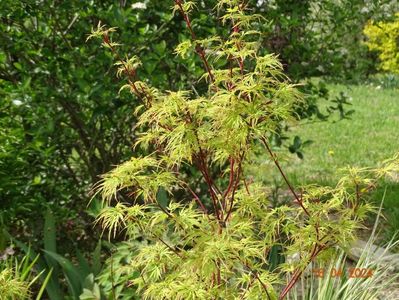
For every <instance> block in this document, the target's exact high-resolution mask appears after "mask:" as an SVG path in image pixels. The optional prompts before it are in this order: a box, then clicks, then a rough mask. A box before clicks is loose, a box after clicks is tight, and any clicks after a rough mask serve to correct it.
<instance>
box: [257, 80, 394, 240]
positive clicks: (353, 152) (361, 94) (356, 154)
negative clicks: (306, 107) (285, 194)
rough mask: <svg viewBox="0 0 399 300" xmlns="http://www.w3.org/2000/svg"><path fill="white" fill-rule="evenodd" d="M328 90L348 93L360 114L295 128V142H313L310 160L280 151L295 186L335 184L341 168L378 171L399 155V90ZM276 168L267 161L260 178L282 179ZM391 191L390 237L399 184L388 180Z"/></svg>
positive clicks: (362, 87)
mask: <svg viewBox="0 0 399 300" xmlns="http://www.w3.org/2000/svg"><path fill="white" fill-rule="evenodd" d="M328 88H329V90H330V93H331V96H332V97H335V96H338V95H339V93H340V92H345V93H346V94H347V95H348V96H349V97H350V99H351V100H350V101H351V103H352V106H350V107H348V109H354V110H355V112H354V113H353V114H352V115H351V116H350V118H351V119H343V120H340V119H339V117H338V116H334V117H333V118H330V119H329V120H328V121H323V122H313V123H309V121H305V122H304V123H299V124H297V126H295V127H292V128H291V129H290V132H289V136H291V138H293V137H294V136H296V135H298V136H300V137H301V139H302V140H303V141H306V140H312V141H313V143H312V144H311V145H310V146H308V147H307V148H305V149H304V151H303V152H304V159H299V158H297V157H296V156H294V155H289V154H288V155H287V154H286V153H287V152H288V151H281V152H280V153H279V157H280V158H281V159H282V165H283V167H284V170H285V171H286V173H287V175H288V177H289V179H290V181H291V182H292V183H293V184H294V185H295V186H301V185H306V184H310V183H317V184H322V185H330V186H335V185H336V183H337V180H338V179H339V178H340V177H341V176H340V169H341V168H343V167H346V166H358V167H376V166H377V165H378V163H379V162H381V161H383V160H385V159H388V158H391V157H392V156H393V155H394V154H395V153H397V152H399V89H388V88H386V89H384V88H382V87H381V86H376V85H370V84H369V85H352V86H345V85H339V84H329V85H328ZM321 106H322V108H324V109H325V108H326V106H327V103H321ZM263 166H264V167H265V168H266V169H265V168H263ZM260 170H261V171H260ZM265 170H267V171H265ZM272 170H273V166H271V165H270V164H268V163H265V162H264V159H263V161H262V165H261V166H260V167H259V168H258V170H256V171H255V174H257V175H256V176H258V175H259V176H260V177H261V178H262V177H264V178H263V179H266V178H267V177H268V176H270V172H273V174H275V176H274V177H275V178H280V176H279V174H277V173H275V171H272ZM268 178H270V177H268ZM281 186H284V185H283V183H281ZM386 187H387V193H386V198H385V203H384V207H385V215H386V216H387V218H388V222H387V223H389V224H390V225H389V230H390V233H389V234H388V236H387V237H388V238H389V237H391V236H392V234H393V232H394V231H396V230H399V182H387V183H386ZM384 189H385V186H384V187H382V188H380V189H378V190H377V191H376V192H374V194H373V199H375V201H376V203H379V199H381V198H382V194H383V193H384Z"/></svg>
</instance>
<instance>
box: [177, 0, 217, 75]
mask: <svg viewBox="0 0 399 300" xmlns="http://www.w3.org/2000/svg"><path fill="white" fill-rule="evenodd" d="M175 3H176V4H177V6H178V7H179V11H180V13H181V15H182V16H183V18H184V21H185V22H186V24H187V28H188V30H189V31H190V34H191V38H192V40H193V41H194V42H197V36H196V35H195V33H194V30H193V28H192V26H191V21H190V18H189V16H188V15H187V14H186V12H185V11H184V8H183V6H182V3H181V0H175ZM195 51H196V52H197V53H198V55H199V57H200V58H201V60H202V62H203V63H204V66H205V69H206V71H207V72H208V74H209V78H210V80H211V82H212V83H214V82H215V78H214V76H213V73H212V70H211V67H210V66H209V63H208V60H207V59H206V56H205V51H204V49H203V48H202V47H201V45H199V44H198V43H197V45H196V46H195Z"/></svg>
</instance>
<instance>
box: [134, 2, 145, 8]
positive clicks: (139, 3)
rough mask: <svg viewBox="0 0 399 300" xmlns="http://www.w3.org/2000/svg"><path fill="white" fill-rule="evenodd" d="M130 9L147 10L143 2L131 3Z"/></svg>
mask: <svg viewBox="0 0 399 300" xmlns="http://www.w3.org/2000/svg"><path fill="white" fill-rule="evenodd" d="M132 8H133V9H146V8H147V4H145V3H144V2H137V3H133V4H132Z"/></svg>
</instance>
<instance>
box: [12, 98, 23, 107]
mask: <svg viewBox="0 0 399 300" xmlns="http://www.w3.org/2000/svg"><path fill="white" fill-rule="evenodd" d="M12 103H13V104H14V105H16V106H20V105H22V104H23V103H22V101H21V100H18V99H17V100H12Z"/></svg>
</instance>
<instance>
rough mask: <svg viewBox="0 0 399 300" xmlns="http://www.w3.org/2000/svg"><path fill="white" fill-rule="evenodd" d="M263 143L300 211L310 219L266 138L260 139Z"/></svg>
mask: <svg viewBox="0 0 399 300" xmlns="http://www.w3.org/2000/svg"><path fill="white" fill-rule="evenodd" d="M260 140H261V141H262V143H263V145H264V146H265V148H266V149H267V151H268V152H269V154H270V157H271V158H272V159H273V162H274V164H275V165H276V167H277V168H278V170H279V171H280V174H281V176H282V177H283V179H284V181H285V183H286V184H287V186H288V188H289V189H290V191H291V193H292V195H294V197H295V200H296V201H297V202H298V204H299V205H300V206H301V207H302V209H303V210H304V212H305V213H306V215H308V217H310V214H309V212H308V210H307V209H306V207H305V206H304V205H303V202H302V200H301V199H300V198H299V197H298V195H297V193H296V192H295V190H294V188H293V187H292V185H291V183H290V182H289V180H288V178H287V176H286V175H285V173H284V171H283V169H282V168H281V166H280V163H279V162H278V160H277V158H276V155H275V154H274V153H273V151H272V149H271V148H270V146H269V144H268V142H267V141H266V138H264V137H261V139H260Z"/></svg>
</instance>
